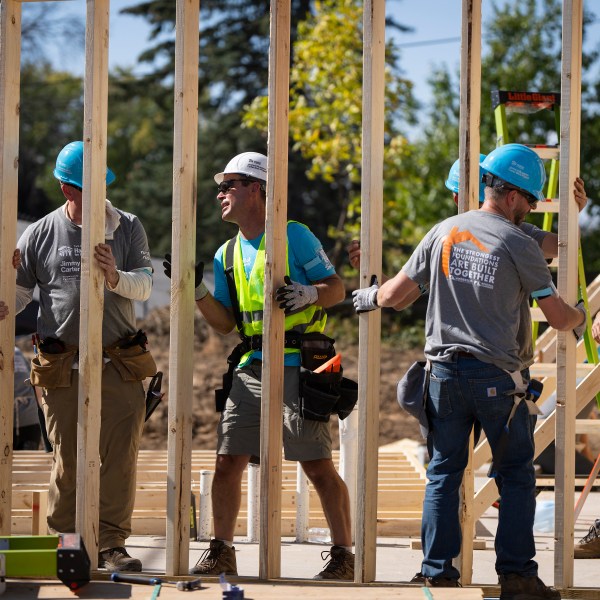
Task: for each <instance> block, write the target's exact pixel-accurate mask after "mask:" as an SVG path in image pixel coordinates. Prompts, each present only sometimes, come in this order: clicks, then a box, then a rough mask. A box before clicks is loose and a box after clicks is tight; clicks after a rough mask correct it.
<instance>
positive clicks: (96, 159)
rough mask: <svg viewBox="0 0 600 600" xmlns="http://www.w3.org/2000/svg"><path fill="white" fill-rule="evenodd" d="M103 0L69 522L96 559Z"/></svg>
mask: <svg viewBox="0 0 600 600" xmlns="http://www.w3.org/2000/svg"><path fill="white" fill-rule="evenodd" d="M108 13H109V0H95V1H92V0H88V3H87V16H86V42H85V88H84V114H83V194H82V204H83V214H82V227H81V283H80V290H81V292H80V323H79V414H78V418H77V422H78V426H77V498H76V515H75V527H76V530H77V531H78V532H79V533H81V536H82V538H83V541H84V543H85V546H86V548H87V551H88V554H89V555H90V562H91V567H92V569H95V568H96V567H97V564H98V541H99V540H98V526H99V498H100V461H99V450H98V449H99V447H100V409H101V403H102V396H101V388H102V314H103V311H104V274H103V272H102V269H100V267H99V266H98V265H97V263H96V261H95V260H94V248H95V247H96V245H97V244H100V243H104V239H105V233H104V232H105V199H106V143H107V141H106V140H107V107H108V23H109V19H108Z"/></svg>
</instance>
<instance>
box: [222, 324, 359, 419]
mask: <svg viewBox="0 0 600 600" xmlns="http://www.w3.org/2000/svg"><path fill="white" fill-rule="evenodd" d="M334 343H335V340H333V339H332V338H330V337H328V336H326V335H324V334H322V333H318V332H311V333H305V334H300V333H297V332H295V331H286V333H285V340H284V347H285V348H298V349H299V350H300V355H301V364H302V367H301V368H300V388H299V391H298V396H299V402H300V414H301V416H302V417H303V418H304V419H308V420H311V421H322V422H327V421H329V417H330V416H331V415H332V414H334V413H337V415H338V416H339V418H340V419H345V418H346V417H347V416H348V415H349V414H350V413H351V412H352V410H353V408H354V406H355V405H356V402H357V400H358V385H357V384H356V383H355V382H354V381H351V380H350V379H347V378H346V377H343V369H342V368H341V367H340V370H339V371H337V372H328V371H325V372H322V373H314V369H316V368H317V367H319V366H321V365H322V364H323V363H325V362H327V361H328V360H329V359H330V358H333V357H334V356H335V348H334ZM250 350H262V336H261V335H255V336H251V337H250V336H243V337H242V341H241V342H240V343H239V344H238V345H237V346H236V347H235V348H234V349H233V351H232V352H231V354H230V355H229V356H228V357H227V364H228V365H229V368H228V370H227V372H226V373H224V375H223V387H222V388H221V389H218V390H215V406H216V410H217V412H222V411H223V409H224V408H225V403H226V402H227V398H228V397H229V393H230V391H231V386H232V384H233V373H234V371H235V368H236V367H237V366H238V364H239V362H240V360H241V358H242V356H243V355H244V354H246V352H249V351H250Z"/></svg>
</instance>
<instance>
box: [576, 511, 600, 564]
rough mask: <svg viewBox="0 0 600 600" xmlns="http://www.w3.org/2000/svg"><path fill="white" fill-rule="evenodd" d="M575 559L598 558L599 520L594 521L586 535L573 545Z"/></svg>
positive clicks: (599, 550)
mask: <svg viewBox="0 0 600 600" xmlns="http://www.w3.org/2000/svg"><path fill="white" fill-rule="evenodd" d="M575 558H600V519H596V522H595V523H594V524H593V525H592V526H591V527H590V530H589V532H588V534H587V535H586V536H585V537H582V538H581V539H580V540H579V542H578V543H577V544H575Z"/></svg>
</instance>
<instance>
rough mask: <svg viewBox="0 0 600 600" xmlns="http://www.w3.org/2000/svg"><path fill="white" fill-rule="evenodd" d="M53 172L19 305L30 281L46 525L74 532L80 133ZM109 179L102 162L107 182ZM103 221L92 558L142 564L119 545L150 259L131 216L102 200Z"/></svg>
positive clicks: (20, 277)
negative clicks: (52, 198) (48, 463)
mask: <svg viewBox="0 0 600 600" xmlns="http://www.w3.org/2000/svg"><path fill="white" fill-rule="evenodd" d="M54 176H55V177H56V179H58V181H59V182H60V188H61V191H62V193H63V196H64V197H65V200H66V202H65V204H63V205H62V206H61V207H60V208H57V209H56V210H55V211H53V212H51V213H50V214H48V215H46V216H45V217H44V218H42V219H40V220H39V221H37V222H36V223H33V224H32V225H30V226H29V227H28V228H27V229H26V230H25V232H24V233H23V235H22V236H21V238H20V239H19V242H18V249H19V250H20V253H21V265H20V266H19V268H18V270H17V301H16V309H17V312H19V311H21V310H23V308H25V306H26V305H27V304H28V303H29V302H30V301H31V299H32V296H33V291H34V288H35V287H36V286H37V287H38V289H39V294H40V310H39V313H38V323H37V327H38V329H37V337H36V340H37V342H36V348H35V350H36V355H35V356H34V358H33V360H32V363H31V383H32V384H33V385H35V386H37V387H39V388H41V389H42V402H43V410H44V416H45V420H46V426H47V431H48V438H49V440H50V443H51V445H52V450H53V465H52V472H51V476H50V488H49V496H48V512H47V520H48V528H49V530H50V531H53V532H57V533H68V532H74V531H75V493H76V472H77V412H78V374H79V371H78V346H79V295H80V280H81V227H82V187H83V142H81V141H77V142H71V143H70V144H67V145H66V146H65V147H64V148H63V149H62V150H61V151H60V153H59V155H58V157H57V159H56V168H55V169H54ZM114 179H115V176H114V174H113V172H112V171H111V170H110V169H107V172H106V184H107V185H109V184H110V183H112V182H113V181H114ZM105 221H106V229H105V242H104V243H102V244H98V245H97V246H96V247H95V250H94V259H95V260H96V263H97V265H98V266H99V267H100V269H101V270H102V272H103V274H104V313H103V318H102V346H103V357H104V365H103V370H102V414H101V430H100V461H101V466H100V523H99V530H98V535H99V545H100V547H99V549H100V554H99V567H104V568H107V569H109V570H114V571H141V570H142V563H141V562H140V561H139V560H138V559H136V558H132V557H130V556H129V554H128V553H127V551H126V550H125V547H124V544H125V540H126V539H127V537H129V535H130V534H131V515H132V512H133V504H134V500H135V473H136V461H137V454H138V448H139V443H140V438H141V435H142V428H143V425H144V415H145V394H144V388H143V385H142V381H143V379H144V378H145V377H149V376H152V375H154V373H156V365H155V364H154V361H153V360H152V357H151V355H150V353H149V352H148V351H147V350H146V348H145V336H144V335H143V332H141V331H138V330H137V326H136V320H135V309H134V300H146V299H147V298H148V297H149V296H150V292H151V289H152V263H151V262H150V252H149V248H148V240H147V237H146V232H145V231H144V228H143V227H142V224H141V223H140V221H139V220H138V218H137V217H136V216H135V215H132V214H130V213H126V212H124V211H122V210H119V209H117V208H115V207H114V206H113V205H112V204H111V203H110V202H109V201H108V200H106V205H105ZM136 332H137V334H136Z"/></svg>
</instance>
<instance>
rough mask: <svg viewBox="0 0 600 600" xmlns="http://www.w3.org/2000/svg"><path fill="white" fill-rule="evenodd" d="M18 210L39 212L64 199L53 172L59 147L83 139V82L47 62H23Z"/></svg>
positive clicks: (29, 213)
mask: <svg viewBox="0 0 600 600" xmlns="http://www.w3.org/2000/svg"><path fill="white" fill-rule="evenodd" d="M20 109H21V112H20V122H19V125H20V131H19V211H20V212H21V213H22V214H23V215H25V216H28V217H30V218H34V219H36V218H39V217H41V216H43V215H45V214H46V213H48V212H49V211H50V210H52V209H53V208H55V207H56V206H59V205H60V204H61V203H62V202H63V200H64V199H63V196H62V194H61V192H60V188H59V187H58V185H57V181H56V179H54V177H53V176H52V170H53V169H54V165H55V162H56V155H57V154H58V151H59V150H60V149H61V148H62V146H64V145H65V144H67V143H68V142H70V141H72V140H77V139H81V137H82V126H83V82H82V80H81V79H80V78H79V77H74V76H73V75H71V74H70V73H64V72H60V71H54V70H53V69H52V68H51V66H50V65H49V64H48V63H43V62H42V63H26V64H24V65H23V66H22V68H21V107H20Z"/></svg>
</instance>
